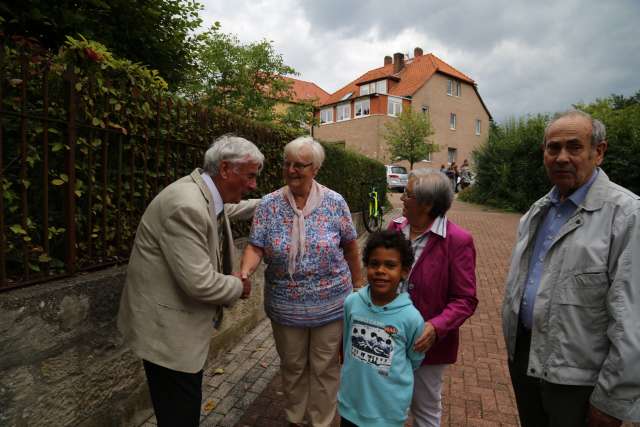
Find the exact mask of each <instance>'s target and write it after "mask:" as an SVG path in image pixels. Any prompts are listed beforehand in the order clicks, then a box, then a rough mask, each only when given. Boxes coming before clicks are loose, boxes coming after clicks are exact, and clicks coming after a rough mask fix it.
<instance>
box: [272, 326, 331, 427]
mask: <svg viewBox="0 0 640 427" xmlns="http://www.w3.org/2000/svg"><path fill="white" fill-rule="evenodd" d="M271 327H272V328H273V337H274V338H275V342H276V349H277V350H278V355H279V356H280V373H281V375H282V386H283V389H284V394H285V397H286V399H287V402H286V405H285V413H286V415H287V420H288V421H289V422H290V423H302V422H303V421H304V419H305V415H307V416H308V420H309V421H310V424H311V426H313V427H326V426H329V425H331V421H332V420H333V417H334V416H335V413H336V404H337V403H336V402H337V395H338V386H339V384H340V365H339V363H338V351H339V348H340V342H341V340H342V320H336V321H335V322H331V323H329V324H326V325H323V326H318V327H315V328H296V327H291V326H284V325H279V324H277V323H275V322H273V321H272V322H271Z"/></svg>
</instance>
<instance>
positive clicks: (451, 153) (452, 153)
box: [447, 148, 458, 163]
mask: <svg viewBox="0 0 640 427" xmlns="http://www.w3.org/2000/svg"><path fill="white" fill-rule="evenodd" d="M456 158H458V150H457V149H456V148H449V149H447V160H449V163H453V162H455V161H456Z"/></svg>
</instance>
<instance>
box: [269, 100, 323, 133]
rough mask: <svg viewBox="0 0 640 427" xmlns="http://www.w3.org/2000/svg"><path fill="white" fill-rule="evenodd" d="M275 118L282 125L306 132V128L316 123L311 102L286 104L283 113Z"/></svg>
mask: <svg viewBox="0 0 640 427" xmlns="http://www.w3.org/2000/svg"><path fill="white" fill-rule="evenodd" d="M276 120H278V122H279V123H281V124H283V125H284V126H287V127H290V128H293V129H300V131H301V132H304V133H307V132H306V129H307V128H310V127H311V126H312V125H316V124H317V123H316V122H317V119H315V118H314V116H313V103H311V102H298V103H295V104H293V103H291V104H288V105H287V109H286V111H285V112H284V114H281V115H280V116H279V117H277V118H276Z"/></svg>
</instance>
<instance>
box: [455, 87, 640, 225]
mask: <svg viewBox="0 0 640 427" xmlns="http://www.w3.org/2000/svg"><path fill="white" fill-rule="evenodd" d="M639 98H640V96H638V95H636V97H634V98H631V99H630V100H627V101H628V102H626V103H624V102H623V103H620V102H614V101H615V100H616V99H617V100H618V101H619V99H620V97H615V96H614V97H611V98H607V99H604V100H598V101H596V102H595V103H593V104H590V105H578V106H577V107H579V108H580V109H582V110H584V111H586V112H588V113H590V114H592V116H593V117H595V118H597V119H599V120H601V121H602V122H603V123H604V124H605V126H606V128H607V140H608V142H609V148H608V150H607V153H606V155H605V159H604V162H603V164H602V169H603V170H604V171H605V172H606V173H607V175H609V178H611V180H613V181H614V182H616V183H617V184H620V185H622V186H623V187H626V188H628V189H630V190H631V191H633V192H635V193H636V194H640V169H639V168H638V167H637V165H638V164H640V103H639V102H638V99H639ZM620 104H622V105H620ZM549 118H550V115H536V116H529V117H526V118H520V119H517V120H516V119H512V120H509V121H507V122H506V123H505V124H504V125H494V126H492V128H491V130H490V133H489V139H488V141H487V142H486V143H485V144H484V145H482V146H481V147H480V148H479V149H477V150H476V151H474V153H473V158H474V162H475V173H476V182H475V184H474V185H473V186H472V187H470V188H469V189H467V190H465V191H464V192H462V193H461V195H460V197H461V199H462V200H466V201H470V202H475V203H481V204H487V205H491V206H496V207H499V208H503V209H509V210H515V211H519V212H524V211H526V210H527V209H528V208H529V206H530V205H531V204H532V203H533V202H535V201H536V200H537V199H539V198H540V197H542V196H543V195H544V194H546V193H547V192H548V191H549V189H550V188H551V184H550V182H549V180H548V178H547V174H546V171H545V169H544V165H543V160H542V149H541V147H542V140H543V137H544V128H545V124H546V123H547V121H548V120H549Z"/></svg>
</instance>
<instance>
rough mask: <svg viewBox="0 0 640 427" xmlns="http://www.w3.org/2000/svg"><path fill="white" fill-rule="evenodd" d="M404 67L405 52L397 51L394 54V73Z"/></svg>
mask: <svg viewBox="0 0 640 427" xmlns="http://www.w3.org/2000/svg"><path fill="white" fill-rule="evenodd" d="M403 67H404V53H400V52H396V53H394V54H393V73H394V74H395V73H399V72H400V70H402V68H403Z"/></svg>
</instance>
